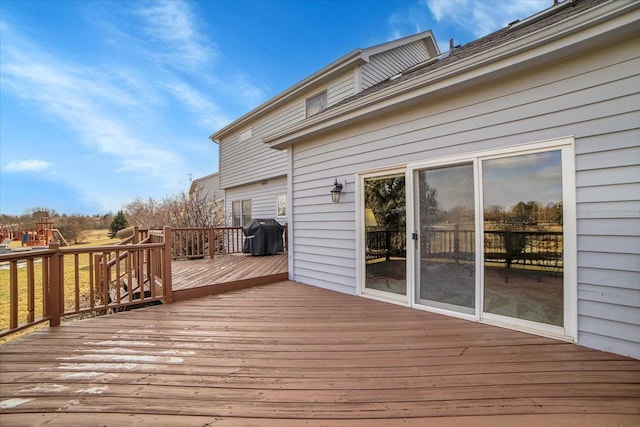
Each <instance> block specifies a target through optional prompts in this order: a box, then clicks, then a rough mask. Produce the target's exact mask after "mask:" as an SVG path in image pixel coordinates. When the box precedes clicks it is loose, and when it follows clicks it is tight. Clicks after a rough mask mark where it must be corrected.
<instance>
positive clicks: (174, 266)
mask: <svg viewBox="0 0 640 427" xmlns="http://www.w3.org/2000/svg"><path fill="white" fill-rule="evenodd" d="M287 262H288V260H287V254H286V253H282V254H277V255H269V256H260V257H255V256H251V255H246V254H230V255H217V256H215V257H214V258H206V259H200V260H188V261H187V260H185V261H172V262H171V270H172V274H171V276H172V279H173V280H172V281H173V284H172V288H173V300H174V301H183V300H186V299H191V298H200V297H204V296H207V295H214V294H218V293H223V292H229V291H235V290H239V289H245V288H248V287H252V286H258V285H266V284H269V283H274V282H279V281H282V280H286V279H287V277H288V264H287Z"/></svg>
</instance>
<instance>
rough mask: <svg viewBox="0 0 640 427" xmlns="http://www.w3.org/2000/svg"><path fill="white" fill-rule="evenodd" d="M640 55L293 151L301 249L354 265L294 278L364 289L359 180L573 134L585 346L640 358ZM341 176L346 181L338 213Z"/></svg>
mask: <svg viewBox="0 0 640 427" xmlns="http://www.w3.org/2000/svg"><path fill="white" fill-rule="evenodd" d="M639 52H640V43H639V41H638V39H637V38H636V39H633V40H627V41H625V42H621V43H619V44H617V45H615V46H611V47H610V48H608V49H607V50H604V51H600V52H598V53H593V54H590V55H583V56H579V57H575V58H571V59H567V60H565V62H563V63H561V64H556V65H550V66H547V67H545V68H544V69H539V70H537V71H536V72H529V73H519V74H518V75H514V78H513V79H504V78H503V79H501V80H499V81H495V82H492V83H490V84H488V85H486V86H483V87H479V88H475V89H465V91H463V92H462V91H460V92H455V93H449V94H448V95H447V96H446V97H444V96H442V95H441V96H440V97H438V98H429V99H424V100H423V101H422V102H420V103H418V104H416V105H414V106H412V107H411V108H406V109H403V110H398V111H395V112H392V113H388V114H385V115H383V116H379V117H377V118H376V119H375V120H372V121H370V122H368V123H362V124H354V125H351V126H350V127H348V128H343V129H339V130H337V131H335V132H334V133H332V134H330V135H328V136H324V137H321V138H315V139H310V140H309V141H307V142H306V143H300V144H296V145H294V147H293V150H294V151H293V170H294V176H293V194H294V200H293V212H294V215H295V226H294V236H293V239H294V244H295V243H298V244H299V245H301V247H304V251H305V256H308V255H313V254H316V253H318V254H319V253H320V251H322V250H324V248H325V247H327V246H331V243H332V242H333V245H334V246H335V247H338V248H341V249H342V252H341V256H342V257H344V256H347V255H348V258H349V262H346V260H345V262H343V263H344V264H345V265H344V266H341V268H340V269H339V270H336V271H334V269H333V264H332V263H331V262H326V261H325V260H324V259H320V258H319V260H318V261H317V262H316V264H317V265H316V266H315V267H314V268H311V267H310V266H309V265H308V264H307V261H305V263H304V264H303V265H304V268H302V269H300V270H298V269H297V266H298V264H297V259H296V257H297V254H296V253H294V254H293V256H294V262H293V276H294V278H295V279H296V280H300V281H302V282H305V283H309V284H313V285H317V286H323V287H329V288H337V289H339V290H344V289H345V288H346V290H344V291H345V292H349V293H354V292H355V289H356V268H355V265H356V260H355V242H354V241H355V233H354V230H355V173H356V172H358V171H364V170H371V169H377V168H384V167H389V166H393V165H402V166H404V165H406V164H407V163H411V162H416V161H419V160H426V159H432V158H436V157H441V156H449V155H454V154H460V153H467V152H474V151H480V150H485V149H493V148H499V147H506V146H510V145H514V144H520V143H527V142H534V141H541V140H545V139H554V138H559V137H564V136H568V135H574V136H575V153H576V158H575V162H576V198H577V206H576V210H577V229H578V254H577V261H578V298H579V301H578V317H579V318H578V329H579V331H578V340H579V342H580V343H581V344H583V345H586V346H590V347H594V348H598V349H603V350H608V351H614V352H617V353H621V354H627V355H633V356H634V357H640V337H638V336H637V334H638V328H639V325H638V323H639V321H640V308H639V305H638V304H637V301H638V298H639V295H640V271H639V268H640V251H639V248H638V244H637V242H638V237H640V236H639V235H640V210H639V206H640V184H639V181H640V180H639V175H638V165H639V164H640V151H639V150H640V144H639V142H638V141H640V111H639V109H640V93H639V91H640V78H639V75H638V73H639V70H640V58H638V53H639ZM334 178H338V179H339V180H341V181H343V182H344V181H345V180H346V181H347V184H346V186H345V189H344V191H343V193H342V197H341V200H340V203H339V204H331V202H330V195H329V190H330V189H331V186H332V183H333V180H334ZM316 239H318V241H320V242H322V243H321V244H320V243H319V244H317V245H315V246H314V242H315V240H316ZM607 239H611V241H610V242H607V243H603V241H604V240H607ZM297 248H298V245H296V246H295V249H296V250H297ZM351 265H353V267H350V266H351ZM345 279H348V280H345ZM629 301H631V303H629ZM633 301H635V303H633ZM619 309H620V312H619V313H616V311H618V310H619ZM634 319H635V320H634ZM611 329H616V330H617V332H616V333H610V334H609V333H608V331H610V330H611Z"/></svg>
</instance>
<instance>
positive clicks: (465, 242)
mask: <svg viewBox="0 0 640 427" xmlns="http://www.w3.org/2000/svg"><path fill="white" fill-rule="evenodd" d="M473 171H474V169H473V163H466V164H461V165H454V166H447V167H439V168H430V169H424V170H418V171H416V172H415V176H414V180H415V181H416V182H417V186H416V187H415V188H416V190H415V191H416V192H417V194H416V198H415V200H416V206H415V211H416V212H415V215H416V224H417V227H418V232H419V245H418V248H417V254H416V259H417V262H416V276H417V277H416V294H415V295H416V303H418V304H423V305H426V306H429V307H434V308H439V309H444V310H450V311H456V312H459V313H464V314H470V315H475V306H476V304H475V300H476V292H475V289H476V274H475V202H474V178H473V177H474V172H473Z"/></svg>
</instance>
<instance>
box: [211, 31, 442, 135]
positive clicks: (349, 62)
mask: <svg viewBox="0 0 640 427" xmlns="http://www.w3.org/2000/svg"><path fill="white" fill-rule="evenodd" d="M418 40H430V41H431V43H430V46H428V48H429V47H431V49H428V50H429V52H430V53H431V50H434V51H435V52H437V54H438V55H439V52H440V51H439V49H438V45H437V43H436V41H435V38H434V36H433V33H432V32H431V30H427V31H422V32H420V33H417V34H413V35H411V36H407V37H403V38H400V39H396V40H392V41H389V42H386V43H382V44H379V45H376V46H372V47H369V48H365V49H355V50H353V51H351V52H350V53H348V54H346V55H344V56H343V57H341V58H339V59H337V60H336V61H334V62H332V63H330V64H329V65H327V66H325V67H323V68H322V69H320V70H318V71H316V72H315V73H313V74H311V75H310V76H309V77H307V78H305V79H304V80H302V81H300V82H298V83H296V84H294V85H293V86H291V87H290V88H288V89H286V90H285V91H283V92H281V93H279V94H278V95H276V96H274V97H273V98H271V99H269V100H268V101H266V102H264V103H263V104H261V105H259V106H257V107H256V108H254V109H252V110H251V111H249V112H248V113H246V114H244V115H243V116H241V117H240V118H238V119H236V120H234V121H233V122H231V123H229V124H228V125H226V126H225V127H223V128H222V129H220V130H218V131H217V132H214V133H213V134H211V135H210V136H209V139H210V140H211V141H213V142H215V143H218V142H219V141H220V139H221V138H223V137H224V136H225V135H227V134H229V133H230V132H233V131H235V130H237V129H238V128H242V127H243V126H246V125H247V123H248V122H250V121H251V120H253V119H255V118H257V117H260V116H262V115H264V114H267V113H268V112H269V111H271V110H273V109H275V108H277V107H279V106H281V105H283V104H284V103H286V102H288V101H290V100H291V99H292V98H294V97H295V96H297V95H298V94H299V93H300V92H301V91H302V90H305V89H309V88H313V87H314V86H315V85H318V84H321V83H322V82H324V81H326V80H328V79H330V78H331V77H333V76H335V75H336V74H340V73H342V72H344V71H346V70H347V69H349V68H350V67H353V66H355V65H361V64H365V63H367V62H369V58H370V57H371V56H373V55H376V54H378V53H380V52H384V51H387V50H390V49H394V48H396V47H399V46H403V45H405V44H409V43H413V42H415V41H418Z"/></svg>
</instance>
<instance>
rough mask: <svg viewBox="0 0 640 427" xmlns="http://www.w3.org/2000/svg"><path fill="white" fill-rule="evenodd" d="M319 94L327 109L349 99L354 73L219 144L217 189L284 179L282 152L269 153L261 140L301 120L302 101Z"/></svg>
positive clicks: (258, 120)
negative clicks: (323, 95)
mask: <svg viewBox="0 0 640 427" xmlns="http://www.w3.org/2000/svg"><path fill="white" fill-rule="evenodd" d="M323 90H326V91H327V102H328V104H329V105H332V104H335V103H337V102H339V101H341V100H343V99H344V98H347V97H348V96H351V95H353V94H354V93H355V79H354V73H353V72H347V73H344V74H343V75H341V76H339V77H337V78H335V79H334V80H333V81H331V82H330V83H329V84H327V85H325V86H321V87H318V88H315V89H314V90H313V91H310V92H309V93H307V94H305V95H303V96H299V97H298V98H296V99H295V100H293V101H291V102H289V103H287V104H286V105H284V106H282V107H280V108H278V109H277V110H275V111H273V112H272V113H269V114H267V115H266V116H264V117H261V118H259V119H256V120H255V121H254V122H253V123H251V124H248V125H247V126H245V127H243V128H242V129H241V130H240V131H239V132H238V133H236V134H234V135H232V136H231V137H229V138H225V139H224V140H223V141H221V143H220V186H221V187H222V188H224V189H227V188H230V187H237V186H240V185H245V184H251V183H253V182H260V181H263V180H265V179H270V178H273V177H278V176H282V175H286V173H287V155H286V152H283V151H278V150H272V149H270V148H269V147H268V146H267V145H266V144H263V143H262V137H263V136H265V135H268V134H271V133H274V132H277V131H279V130H281V129H284V128H286V127H287V126H290V125H292V124H294V123H297V122H300V121H302V120H304V119H305V118H306V110H305V101H306V98H308V97H310V96H312V95H315V94H317V93H319V92H322V91H323ZM249 128H251V137H249V138H248V139H245V140H244V141H241V140H240V133H241V132H242V131H244V130H246V129H249Z"/></svg>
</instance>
